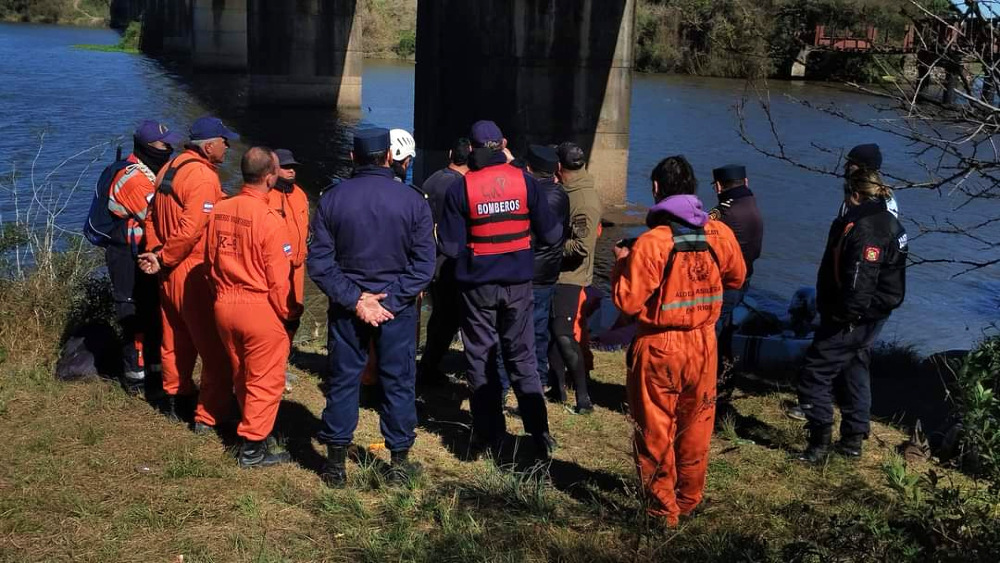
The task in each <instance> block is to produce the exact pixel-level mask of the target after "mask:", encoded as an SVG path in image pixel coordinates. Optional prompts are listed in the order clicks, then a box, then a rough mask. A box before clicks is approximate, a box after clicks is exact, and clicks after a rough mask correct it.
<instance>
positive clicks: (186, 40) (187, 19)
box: [160, 0, 192, 56]
mask: <svg viewBox="0 0 1000 563" xmlns="http://www.w3.org/2000/svg"><path fill="white" fill-rule="evenodd" d="M191 2H192V0H169V1H167V2H160V5H161V10H162V18H163V51H164V52H165V53H173V54H177V55H185V56H186V55H190V54H191V23H192V22H191V18H192V14H191Z"/></svg>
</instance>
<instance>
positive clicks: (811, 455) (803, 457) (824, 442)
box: [799, 426, 833, 463]
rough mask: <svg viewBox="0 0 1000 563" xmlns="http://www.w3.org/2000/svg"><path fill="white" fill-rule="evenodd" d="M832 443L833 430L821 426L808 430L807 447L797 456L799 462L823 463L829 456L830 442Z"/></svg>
mask: <svg viewBox="0 0 1000 563" xmlns="http://www.w3.org/2000/svg"><path fill="white" fill-rule="evenodd" d="M832 441H833V428H832V427H830V426H821V427H818V428H810V429H809V447H807V448H806V451H804V452H802V453H801V454H799V461H804V462H806V463H823V462H824V461H826V458H827V457H828V456H829V455H830V442H832Z"/></svg>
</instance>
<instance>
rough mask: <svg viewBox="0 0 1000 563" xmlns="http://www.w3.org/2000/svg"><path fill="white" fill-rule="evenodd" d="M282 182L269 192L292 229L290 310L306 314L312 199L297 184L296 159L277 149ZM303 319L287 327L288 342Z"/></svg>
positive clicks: (277, 210) (272, 207) (289, 230)
mask: <svg viewBox="0 0 1000 563" xmlns="http://www.w3.org/2000/svg"><path fill="white" fill-rule="evenodd" d="M274 154H276V155H278V164H279V165H280V168H279V169H278V182H277V183H276V184H275V185H274V188H273V189H272V190H271V191H269V192H268V194H267V197H268V202H269V205H270V206H271V209H274V210H275V211H276V212H277V213H278V215H279V216H280V217H281V218H282V220H283V221H284V223H285V226H286V228H287V229H288V236H289V237H290V243H291V245H292V257H291V261H292V273H291V281H292V284H291V291H289V293H288V306H289V307H290V308H291V309H292V310H294V311H300V312H301V311H302V308H303V304H304V303H305V301H304V297H305V287H306V268H305V265H306V241H307V240H308V238H309V198H308V197H306V192H304V191H303V190H302V188H301V187H299V185H298V184H297V183H296V182H295V176H296V171H295V168H296V167H297V166H299V163H298V162H296V160H295V155H293V154H292V151H290V150H288V149H277V150H276V151H274ZM300 322H301V318H300V317H299V316H295V317H293V318H290V319H289V320H288V322H287V323H286V324H285V328H287V329H288V339H289V340H294V339H295V333H296V332H298V329H299V323H300Z"/></svg>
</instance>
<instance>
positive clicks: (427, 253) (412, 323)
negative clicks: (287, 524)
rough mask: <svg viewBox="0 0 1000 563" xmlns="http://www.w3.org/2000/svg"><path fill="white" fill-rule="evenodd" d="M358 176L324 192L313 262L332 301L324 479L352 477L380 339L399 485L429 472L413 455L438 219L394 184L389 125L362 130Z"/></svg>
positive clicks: (388, 435) (388, 437)
mask: <svg viewBox="0 0 1000 563" xmlns="http://www.w3.org/2000/svg"><path fill="white" fill-rule="evenodd" d="M351 158H352V160H353V161H354V164H355V166H356V169H355V171H354V175H353V176H352V177H351V178H350V179H349V180H345V181H343V182H341V183H340V184H338V185H337V186H335V187H333V188H331V189H330V190H329V191H327V192H326V193H324V194H323V197H322V198H321V199H320V202H319V207H318V208H317V210H316V215H315V217H314V219H313V222H312V225H313V239H312V242H311V244H310V245H309V256H308V258H307V260H306V265H307V269H308V271H309V277H311V278H312V280H313V281H314V282H315V283H316V285H317V286H318V287H319V288H320V289H321V290H322V291H323V293H325V294H326V295H327V297H329V299H330V307H329V312H328V326H329V336H328V345H327V348H328V350H329V358H330V359H329V361H330V372H329V374H327V391H326V408H325V409H324V410H323V421H322V429H321V430H320V432H319V441H320V442H322V443H324V444H326V445H327V454H328V459H327V462H326V464H325V466H324V468H323V472H322V478H323V480H324V481H325V482H326V483H327V484H328V485H330V486H334V487H338V486H343V485H344V483H345V481H346V469H345V460H346V457H347V449H348V446H350V444H351V442H352V440H353V437H354V430H355V428H356V427H357V425H358V400H359V388H360V385H361V375H362V372H363V371H364V369H365V364H366V363H367V362H368V352H369V345H371V344H372V343H374V350H375V352H376V354H377V364H378V376H379V381H380V382H381V384H382V388H383V390H384V394H383V395H384V396H383V398H382V403H381V406H380V412H379V414H380V415H381V419H382V423H381V430H382V435H383V436H384V437H385V445H386V448H387V449H388V450H389V451H390V452H391V456H392V464H391V470H390V473H389V479H390V482H393V483H403V482H406V481H407V480H409V479H410V478H411V476H412V475H413V474H415V473H417V472H419V470H420V467H419V465H418V464H416V463H414V462H412V461H410V460H409V459H408V454H409V451H410V448H411V446H412V445H413V442H414V439H415V438H416V434H415V433H414V428H415V427H416V424H417V411H416V403H415V401H416V395H415V389H414V387H415V377H416V363H415V358H416V346H417V343H416V330H417V327H416V323H417V310H416V306H415V302H416V300H417V296H418V295H419V294H420V292H421V291H423V290H424V288H426V287H427V285H428V284H429V283H430V281H431V277H432V276H433V274H434V259H435V247H434V234H433V231H434V222H433V220H432V218H431V211H430V207H429V206H428V205H427V202H426V201H425V200H424V198H423V196H422V195H421V194H420V193H419V192H418V191H417V190H416V189H414V188H412V187H410V186H408V185H406V184H400V183H399V182H397V181H395V180H394V174H393V171H392V169H391V168H390V165H391V164H392V155H391V154H390V151H389V131H388V130H386V129H366V130H362V131H358V132H357V133H356V134H355V136H354V151H353V152H352V153H351Z"/></svg>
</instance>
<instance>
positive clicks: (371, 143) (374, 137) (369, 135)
mask: <svg viewBox="0 0 1000 563" xmlns="http://www.w3.org/2000/svg"><path fill="white" fill-rule="evenodd" d="M388 150H389V130H388V129H384V128H382V127H372V128H370V129H361V130H360V131H357V132H355V133H354V154H355V155H356V156H357V155H362V154H372V153H376V152H386V151H388Z"/></svg>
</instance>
